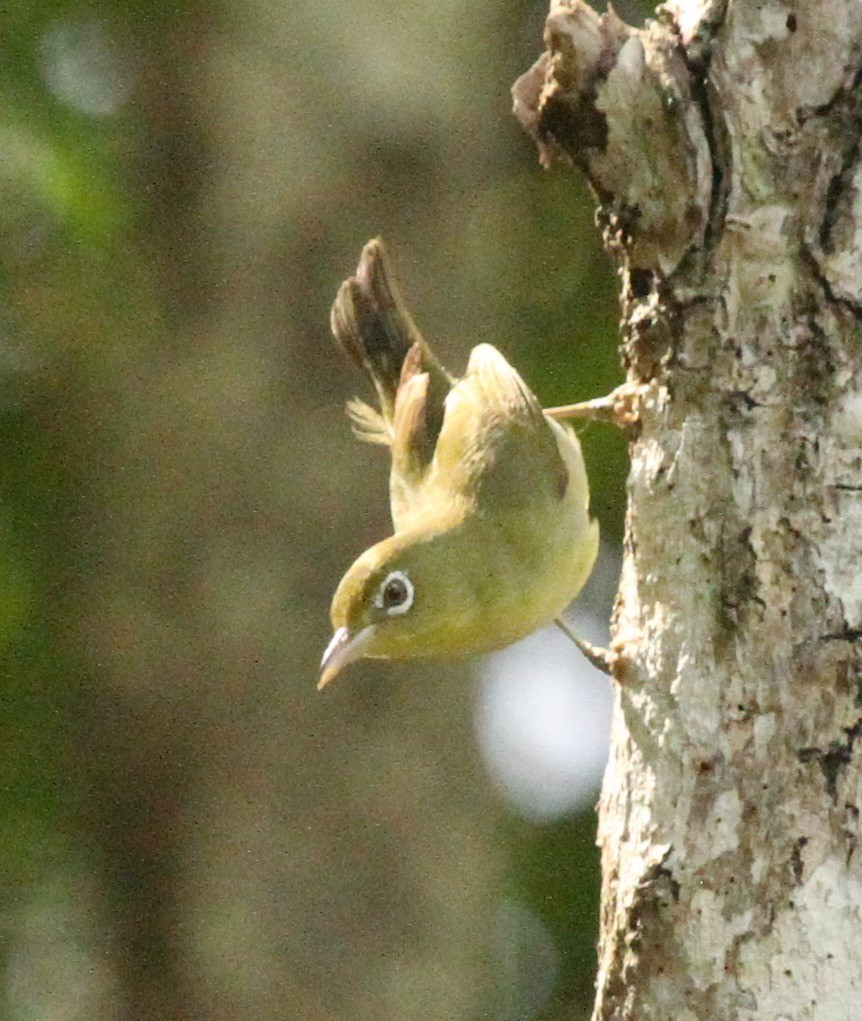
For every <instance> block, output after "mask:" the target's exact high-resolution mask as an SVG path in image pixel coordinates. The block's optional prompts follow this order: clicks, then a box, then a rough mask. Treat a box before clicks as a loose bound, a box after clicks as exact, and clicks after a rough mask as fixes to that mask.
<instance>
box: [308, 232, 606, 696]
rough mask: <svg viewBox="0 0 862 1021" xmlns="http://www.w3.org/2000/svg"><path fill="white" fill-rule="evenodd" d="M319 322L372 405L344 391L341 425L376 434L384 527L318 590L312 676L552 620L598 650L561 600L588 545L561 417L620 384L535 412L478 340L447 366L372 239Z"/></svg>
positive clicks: (584, 563)
mask: <svg viewBox="0 0 862 1021" xmlns="http://www.w3.org/2000/svg"><path fill="white" fill-rule="evenodd" d="M331 327H332V332H333V334H334V336H335V339H336V341H337V342H338V343H339V345H340V346H341V348H342V349H343V350H344V352H345V353H346V354H347V355H348V357H349V358H350V359H351V360H352V361H353V362H355V363H356V365H357V366H359V368H360V369H361V370H363V372H364V373H365V374H366V375H367V377H368V378H369V380H370V381H371V383H372V384H373V386H374V389H375V391H376V393H377V398H378V404H379V407H377V408H375V407H372V406H371V405H369V404H367V403H365V402H363V401H360V400H358V399H353V400H351V401H349V402H348V405H347V411H348V415H349V417H350V419H351V420H352V424H353V429H354V432H355V433H356V435H357V437H358V438H359V439H361V440H364V441H366V442H368V443H372V444H380V445H383V446H387V447H388V448H389V450H390V454H391V459H392V463H391V471H390V478H389V498H390V507H391V515H392V525H393V531H392V534H391V535H390V536H388V537H387V538H385V539H383V540H382V541H380V542H378V543H376V544H375V545H373V546H372V547H371V548H370V549H368V550H366V551H365V552H364V553H362V554H361V555H360V556H359V557H358V558H357V559H356V561H355V562H354V563H353V564H352V565H351V567H350V568H349V569H348V570H347V572H346V573H345V575H344V576H343V578H342V579H341V582H340V583H339V585H338V587H337V589H336V591H335V595H334V597H333V599H332V606H331V614H330V616H331V621H332V627H333V635H332V639H331V641H330V643H329V645H328V646H327V648H326V651H325V652H324V654H323V659H322V661H321V665H320V675H319V681H318V688H323V687H325V686H326V685H327V684H329V683H330V682H331V681H332V680H333V679H334V678H335V677H336V676H337V675H338V674H340V673H341V671H342V670H343V669H344V668H345V667H346V666H347V665H348V664H349V663H352V662H354V661H356V660H359V659H363V658H372V659H394V660H403V659H414V658H417V657H441V656H443V657H449V656H472V655H477V654H482V653H488V652H492V651H494V650H496V649H500V648H503V647H505V646H507V645H509V644H511V643H513V642H515V641H517V640H518V639H520V638H523V637H525V636H526V635H528V634H530V633H531V632H533V631H535V630H536V629H538V628H540V627H542V626H544V625H546V624H549V623H550V622H552V621H556V622H557V623H558V624H559V625H560V626H561V627H562V628H563V629H564V630H565V631H566V633H567V634H568V635H569V637H570V638H572V640H573V641H574V642H575V644H576V645H578V647H579V648H580V649H581V650H582V651H583V652H584V654H585V655H587V657H588V658H589V659H590V660H591V661H592V662H593V663H595V664H596V665H598V666H600V667H601V668H602V669H603V670H605V671H606V672H610V671H611V669H612V666H613V664H612V661H611V655H612V654H610V653H609V652H608V650H602V649H596V648H595V647H593V646H592V645H590V644H589V643H587V642H584V641H582V640H581V639H579V638H577V636H575V635H573V634H572V633H571V632H570V631H569V629H568V628H567V627H566V626H565V624H564V623H563V622H562V619H561V616H560V615H561V613H562V611H563V610H564V608H565V607H566V606H567V605H568V604H569V603H570V602H571V600H572V599H574V597H575V596H576V595H577V594H578V593H579V592H580V590H581V588H582V587H583V585H584V583H585V582H586V580H587V578H588V577H589V575H590V572H591V571H592V569H593V565H594V563H595V560H596V555H597V553H598V548H599V526H598V522H597V521H595V520H594V519H593V518H591V516H590V511H589V485H588V480H587V473H586V469H585V466H584V459H583V455H582V453H581V447H580V443H579V441H578V438H577V436H576V434H575V432H574V430H573V429H571V427H569V426H565V425H562V424H561V420H562V419H564V418H571V417H591V418H595V417H598V418H608V417H610V418H620V417H621V416H622V417H624V414H623V413H621V410H620V407H621V405H620V397H619V395H618V394H611V395H609V397H607V398H600V399H599V400H597V401H587V402H584V403H583V404H576V405H567V406H566V407H563V408H551V409H543V408H542V406H541V404H540V403H539V401H538V399H537V397H536V396H535V395H534V394H533V392H532V391H531V390H530V388H529V387H528V386H527V384H526V383H525V382H524V380H523V379H522V378H521V376H520V375H519V374H518V372H517V371H516V370H515V369H514V368H513V367H512V366H511V365H510V364H509V362H508V361H507V360H506V358H505V357H504V356H503V355H502V354H501V353H500V352H499V351H498V350H497V349H496V348H495V347H494V346H492V345H491V344H487V343H482V344H479V345H478V346H476V347H474V348H473V349H472V351H471V352H470V355H469V360H468V363H467V368H466V371H465V373H464V375H463V376H461V377H460V378H456V377H455V376H453V375H451V374H450V373H449V372H448V371H447V369H446V368H444V366H443V365H442V363H441V362H440V361H439V360H438V358H437V357H436V355H435V354H434V353H433V351H432V350H431V348H430V347H429V346H428V344H427V343H426V342H425V340H424V339H423V337H422V335H421V334H420V332H419V330H418V329H417V328H416V325H415V324H414V322H413V319H412V317H411V315H410V313H409V311H408V310H407V308H406V306H405V304H404V302H403V300H402V298H401V293H400V290H399V288H398V284H397V281H396V278H395V273H394V269H393V265H392V261H391V258H390V256H389V254H388V251H387V249H386V246H385V245H384V243H383V241H382V239H381V238H374V239H372V240H371V241H369V242H368V243H367V244H366V245H365V247H364V248H363V250H362V255H361V257H360V260H359V265H358V267H357V270H356V273H355V275H353V276H351V277H349V278H348V279H347V280H345V281H344V283H343V284H342V285H341V288H340V289H339V292H338V295H337V297H336V299H335V302H334V304H333V306H332V313H331Z"/></svg>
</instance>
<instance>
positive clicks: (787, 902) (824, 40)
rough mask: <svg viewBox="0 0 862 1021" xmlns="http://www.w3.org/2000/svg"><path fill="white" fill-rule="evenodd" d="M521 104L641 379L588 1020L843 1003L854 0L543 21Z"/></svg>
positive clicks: (851, 816)
mask: <svg viewBox="0 0 862 1021" xmlns="http://www.w3.org/2000/svg"><path fill="white" fill-rule="evenodd" d="M546 45H547V46H548V52H547V53H546V54H545V55H543V57H542V58H541V59H540V60H539V61H538V63H537V64H536V65H535V66H534V68H533V69H532V70H531V71H529V72H527V74H526V75H524V76H523V78H522V79H521V80H520V81H519V82H518V83H517V85H516V87H515V99H516V112H517V113H518V114H519V116H520V117H521V120H522V121H523V122H524V124H525V126H526V127H527V128H528V129H529V130H530V131H532V132H533V134H534V135H535V136H536V138H537V140H538V141H539V144H540V147H541V150H542V152H543V155H544V156H545V158H548V157H550V156H554V155H556V156H562V157H564V158H566V159H568V160H570V161H571V162H573V163H576V164H577V165H579V166H581V167H582V168H584V170H585V171H586V172H587V174H588V176H589V177H590V180H591V182H592V183H593V185H594V187H595V189H596V191H597V193H598V195H599V198H600V200H601V203H602V210H601V217H602V220H603V222H604V224H605V226H606V229H607V237H608V240H609V242H610V243H611V244H612V245H613V246H614V247H615V249H616V250H617V251H618V252H619V255H620V260H621V265H622V269H623V272H622V281H623V310H624V344H623V352H624V358H625V362H626V366H627V370H628V375H629V379H630V380H631V381H632V382H635V383H638V384H642V385H644V390H643V393H644V396H643V399H642V402H641V407H640V411H641V420H640V429H639V433H638V435H637V437H636V438H635V439H634V440H633V443H632V447H631V458H632V468H631V475H630V480H629V496H630V505H629V513H628V522H627V536H626V550H625V563H624V568H623V577H622V582H621V588H620V595H619V602H618V608H617V613H616V620H615V646H616V648H617V649H618V650H619V652H620V679H621V680H623V681H624V683H623V684H622V685H621V686H620V687H619V688H618V695H617V703H616V712H615V720H614V726H613V749H612V755H611V762H610V765H609V768H608V772H607V775H606V779H605V785H604V790H603V795H602V801H601V818H600V828H599V841H600V844H601V846H602V851H603V873H604V874H603V903H602V919H601V927H602V929H601V940H600V947H599V976H598V991H597V1000H596V1006H595V1012H594V1021H609V1019H615V1021H621V1019H635V1018H637V1019H638V1021H652V1019H655V1021H659V1019H661V1021H707V1019H708V1021H723V1019H734V1021H754V1019H758V1021H761V1019H762V1021H767V1019H768V1021H790V1019H793V1021H809V1019H810V1021H814V1019H817V1021H844V1019H850V1018H854V1017H858V1016H859V1012H860V1007H859V1004H860V993H862V936H860V934H862V866H860V851H859V847H858V839H859V807H860V805H862V768H860V764H862V740H860V735H862V669H860V655H862V566H860V565H862V359H860V352H862V328H860V327H862V271H860V259H859V255H860V248H862V199H860V196H862V159H860V125H862V5H860V4H859V3H858V0H808V2H806V3H804V4H802V3H798V4H795V3H782V2H778V0H765V2H755V0H734V2H731V3H728V4H726V5H725V4H723V3H720V2H715V3H709V2H700V3H697V2H694V0H692V2H686V0H677V2H672V3H669V4H667V5H665V7H664V8H662V9H660V11H659V17H658V21H656V22H654V23H652V24H650V25H648V26H647V27H646V28H644V29H643V30H634V29H631V28H628V27H626V26H623V25H621V23H620V22H619V21H618V19H616V17H615V16H614V15H613V14H610V13H609V14H606V15H601V16H599V15H596V14H594V13H593V12H591V11H590V10H589V8H587V7H586V6H585V5H583V4H581V3H580V2H578V0H574V2H570V3H566V4H561V5H559V6H557V5H554V6H553V7H552V10H551V15H550V17H549V21H548V29H547V32H546Z"/></svg>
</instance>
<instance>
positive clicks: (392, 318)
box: [331, 238, 447, 425]
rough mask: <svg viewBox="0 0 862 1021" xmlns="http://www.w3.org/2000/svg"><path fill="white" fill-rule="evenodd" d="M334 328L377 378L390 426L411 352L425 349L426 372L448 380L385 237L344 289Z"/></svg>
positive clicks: (369, 249) (368, 250)
mask: <svg viewBox="0 0 862 1021" xmlns="http://www.w3.org/2000/svg"><path fill="white" fill-rule="evenodd" d="M331 323H332V332H333V334H334V335H335V339H336V340H337V341H338V343H339V344H340V345H341V347H342V348H343V349H344V351H345V352H346V353H347V355H348V356H349V357H350V358H351V359H352V361H354V362H355V363H356V364H357V365H358V366H359V367H360V368H361V369H362V370H363V371H364V372H366V373H367V375H368V376H369V377H370V378H371V381H372V383H373V384H374V387H375V389H376V390H377V393H378V395H379V397H380V406H381V411H382V413H383V418H384V420H385V422H386V423H387V425H391V423H392V421H393V418H394V414H395V397H396V394H397V392H398V386H399V383H400V382H401V373H402V368H403V366H404V361H405V359H406V358H407V355H408V352H409V351H410V350H411V348H413V347H414V346H415V345H418V347H419V348H420V350H421V363H422V367H423V369H430V370H431V371H432V373H433V374H435V375H437V374H440V375H442V376H446V375H447V374H446V371H445V369H443V367H442V365H440V363H439V362H438V361H437V360H436V358H435V357H434V356H433V354H432V353H431V352H430V350H429V349H428V347H427V345H426V344H425V342H424V341H423V339H422V335H421V334H420V333H419V330H418V329H417V328H416V324H415V323H414V322H413V318H412V316H411V315H410V313H409V312H408V311H407V308H406V307H405V305H404V302H403V301H402V299H401V293H400V291H399V289H398V284H397V282H396V280H395V273H394V270H393V268H392V262H391V260H390V258H389V253H388V252H387V251H386V246H385V245H384V244H383V241H382V240H381V239H380V238H374V239H372V240H371V241H369V242H368V244H367V245H366V246H365V247H364V248H363V249H362V255H361V256H360V259H359V265H358V266H357V268H356V274H355V275H354V276H352V277H349V278H348V279H347V280H345V281H344V283H343V284H342V285H341V288H340V289H339V291H338V296H337V297H336V299H335V303H334V304H333V306H332V315H331Z"/></svg>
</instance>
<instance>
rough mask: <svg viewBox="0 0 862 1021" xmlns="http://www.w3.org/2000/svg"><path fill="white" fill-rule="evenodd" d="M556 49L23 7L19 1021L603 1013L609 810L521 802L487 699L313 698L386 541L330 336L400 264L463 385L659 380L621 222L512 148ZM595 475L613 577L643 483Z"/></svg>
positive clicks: (442, 35) (490, 26) (446, 695)
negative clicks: (493, 380)
mask: <svg viewBox="0 0 862 1021" xmlns="http://www.w3.org/2000/svg"><path fill="white" fill-rule="evenodd" d="M545 13H546V7H545V4H544V3H533V2H529V0H502V2H500V0H458V2H455V0H437V2H436V3H411V2H407V3H404V2H401V3H395V2H392V0H368V2H360V3H352V4H351V3H347V2H343V0H328V2H326V3H314V2H313V0H293V2H276V0H251V2H247V3H239V2H236V0H234V2H227V0H225V2H223V3H218V2H216V0H210V2H202V3H176V2H171V3H161V2H159V0H155V2H143V0H133V2H125V3H122V2H118V0H113V2H109V0H105V2H100V0H93V2H91V3H88V4H86V5H84V4H82V3H75V2H65V3H64V2H58V0H16V2H15V3H14V4H8V5H4V9H3V12H2V13H0V103H2V105H0V232H2V244H0V289H2V291H1V292H0V294H2V298H0V480H2V481H0V537H2V541H0V672H2V688H0V690H2V701H3V704H2V712H0V748H2V751H0V798H2V801H0V812H2V816H0V818H2V827H3V829H2V841H0V871H1V872H2V876H3V882H2V887H0V889H2V902H0V976H2V980H0V1017H2V1018H3V1019H10V1021H79V1019H80V1021H83V1019H87V1021H90V1019H95V1018H98V1019H100V1021H101V1019H107V1021H111V1019H117V1021H126V1019H141V1021H143V1019H148V1021H152V1019H166V1021H170V1019H175V1018H176V1019H179V1018H184V1019H186V1018H189V1019H191V1018H194V1019H198V1018H200V1019H214V1021H222V1019H224V1021H228V1019H248V1018H252V1019H261V1021H268V1019H273V1021H274V1019H286V1018H297V1019H302V1021H317V1019H320V1021H336V1019H339V1021H341V1019H344V1021H366V1019H367V1021H389V1019H399V1021H400V1019H419V1018H422V1019H431V1021H434V1019H441V1021H443V1019H446V1021H477V1019H480V1018H489V1019H490V1018H494V1019H499V1021H515V1019H521V1018H524V1019H527V1018H535V1019H540V1021H556V1019H563V1018H567V1019H572V1018H575V1019H578V1018H584V1017H586V1016H587V1015H588V1012H589V1005H590V1000H591V991H592V981H593V972H594V967H595V950H594V945H595V939H596V930H597V891H598V860H597V854H596V852H595V849H594V847H593V840H594V831H595V816H594V813H593V810H592V804H593V803H594V801H595V794H596V790H595V781H594V780H592V781H590V782H591V784H592V787H591V788H590V791H589V792H588V797H587V798H586V800H584V799H581V803H582V804H584V805H586V808H585V809H584V808H582V809H581V810H580V811H573V810H559V811H555V812H548V813H545V814H542V813H541V812H538V813H531V812H530V811H529V808H527V809H525V808H524V807H523V805H521V807H520V808H519V807H518V805H517V804H513V803H512V801H511V799H509V798H507V796H506V792H505V790H504V789H503V787H502V786H501V783H500V782H499V781H498V780H497V779H495V776H494V773H493V770H491V769H489V768H488V767H487V763H486V760H485V758H483V754H482V751H481V748H480V743H479V742H478V741H477V736H476V723H475V720H476V707H477V704H478V703H479V701H480V695H479V694H478V692H479V691H480V688H481V685H482V683H483V682H482V679H481V676H482V670H484V671H485V672H486V673H487V672H488V671H489V670H490V671H492V670H493V668H492V667H490V666H488V665H487V663H486V664H485V665H484V666H481V667H480V669H479V671H478V672H477V670H476V669H475V665H472V666H471V664H454V665H444V666H439V665H438V666H434V665H411V666H409V667H404V666H398V665H388V664H379V663H378V664H371V665H366V666H363V667H358V668H356V669H355V670H353V671H351V672H350V673H349V674H348V675H347V676H345V677H344V678H343V679H341V680H340V681H339V682H338V684H337V685H334V686H333V688H332V689H331V690H328V691H327V692H326V694H325V695H318V694H317V693H316V691H315V680H316V668H317V663H318V660H319V656H320V652H321V650H322V648H323V647H324V645H325V643H326V641H327V639H328V636H329V623H328V612H327V611H328V603H329V598H330V596H331V593H332V591H333V589H334V587H335V584H336V583H337V581H338V579H339V577H340V575H341V573H342V572H343V570H344V569H345V567H346V566H347V564H348V563H349V562H350V561H351V560H352V558H353V557H354V556H355V555H356V554H357V553H358V552H359V551H360V550H361V549H363V548H365V547H366V546H367V545H369V544H370V543H371V542H372V541H375V540H376V539H378V538H380V537H382V536H383V535H384V534H385V533H386V531H387V526H388V508H387V502H386V471H387V465H386V459H385V456H383V455H382V454H381V451H379V450H376V449H372V448H362V447H359V446H358V445H357V444H356V443H355V442H354V441H353V439H352V438H351V436H350V433H349V429H348V426H347V422H346V419H345V417H344V414H343V405H344V402H345V399H346V398H347V397H349V396H351V395H352V394H354V393H360V394H363V391H364V384H363V381H362V380H361V379H359V378H358V377H357V376H356V374H355V373H354V371H353V369H352V367H351V366H349V365H348V364H347V363H346V362H345V360H344V359H343V357H342V356H341V355H340V354H339V352H338V351H337V349H336V348H335V345H334V344H333V342H332V340H331V338H330V335H329V330H328V314H329V306H330V304H331V301H332V299H333V297H334V295H335V292H336V290H337V287H338V285H339V283H340V282H341V280H342V279H343V278H344V277H345V276H347V275H348V274H349V273H350V272H352V270H353V268H354V266H355V264H356V260H357V258H358V256H359V252H360V250H361V247H362V245H363V243H364V242H365V241H366V240H367V239H368V238H369V237H371V236H373V235H375V234H382V235H383V236H384V237H385V238H386V239H387V241H388V242H389V244H390V246H391V248H392V250H393V252H394V255H395V258H396V262H397V265H398V267H399V273H400V277H401V280H402V284H403V289H404V291H405V293H406V296H407V298H408V303H409V305H410V306H411V308H412V310H413V312H414V315H415V316H416V319H417V321H418V323H419V325H420V328H422V329H423V330H424V332H425V334H426V337H428V339H429V340H430V341H431V342H432V343H433V344H435V346H437V347H438V349H439V351H440V353H441V355H442V357H443V359H444V361H446V362H447V363H448V364H449V365H450V366H451V367H452V368H453V369H454V370H456V371H457V370H460V369H461V368H463V366H464V364H465V362H466V358H467V354H468V351H469V348H470V347H471V346H472V345H474V344H476V343H479V342H481V341H490V342H492V343H494V344H497V345H498V346H499V347H500V348H501V349H502V350H503V351H504V353H505V354H506V355H507V356H508V357H510V358H511V360H512V361H513V362H514V363H515V364H516V365H517V366H518V367H519V369H520V370H521V372H522V374H523V375H524V376H525V377H526V379H527V380H528V382H529V383H530V384H531V386H532V387H533V388H534V389H535V390H536V392H537V393H538V394H539V395H540V398H541V399H542V400H543V401H544V402H545V403H546V404H554V403H562V402H568V401H573V400H578V399H582V398H586V397H590V396H595V395H598V394H600V393H603V392H605V391H607V390H608V389H610V388H611V387H612V386H613V385H615V384H616V383H617V382H618V381H619V379H620V378H621V377H620V369H619V364H618V357H617V352H616V320H617V316H618V313H617V305H616V298H615V283H614V277H613V272H612V269H611V267H610V265H609V263H608V261H607V260H606V258H605V257H604V255H603V254H602V252H601V247H600V244H599V241H598V239H597V237H596V234H595V231H594V228H593V225H592V220H593V205H594V203H593V201H592V199H591V198H590V196H589V195H588V193H587V192H586V190H585V188H584V186H583V184H582V182H581V181H580V180H579V179H578V178H576V176H575V175H574V174H573V173H571V172H569V171H567V170H565V169H561V168H556V169H554V170H552V171H551V172H549V173H545V172H543V171H541V170H540V169H539V166H538V164H537V161H536V156H535V150H534V147H533V145H532V143H530V142H529V141H528V140H527V139H525V138H524V137H522V134H521V131H520V129H519V127H518V125H517V123H516V122H515V120H514V118H513V117H512V116H511V115H510V112H509V111H510V97H509V88H510V85H511V83H512V81H513V80H514V78H515V77H517V75H518V74H520V73H521V72H522V71H523V70H526V68H527V67H528V66H529V65H530V64H531V63H532V61H533V60H534V59H535V58H536V56H537V55H538V53H539V52H540V50H541V33H542V26H543V21H544V16H545ZM621 13H623V14H624V15H625V14H628V15H629V17H630V18H631V17H633V14H632V11H631V10H628V11H626V10H625V8H623V10H622V12H621ZM582 440H583V443H584V448H585V455H586V458H587V461H588V465H589V469H590V474H591V478H592V480H593V507H594V509H595V512H596V514H597V515H598V516H599V518H600V520H601V525H602V530H603V535H604V537H605V540H606V543H607V544H608V547H609V548H611V549H613V547H614V546H618V545H619V538H620V533H621V522H622V513H623V487H624V473H625V447H624V444H623V442H622V441H621V440H620V438H619V437H618V436H616V435H614V434H613V433H612V432H610V431H609V430H607V429H604V428H602V427H598V426H592V427H589V428H587V429H586V430H584V431H583V432H582ZM610 563H611V564H613V556H611V557H610ZM610 571H611V574H612V571H613V568H612V567H611V568H610ZM604 587H605V590H606V592H607V591H612V589H613V578H612V577H611V580H610V583H608V582H607V581H606V582H605V586H604ZM606 602H607V599H606V598H605V604H606ZM605 604H603V605H602V607H601V608H600V611H599V612H600V613H603V614H604V615H606V614H607V609H606V605H605ZM567 655H568V656H569V658H570V659H572V660H574V658H575V657H576V656H577V654H576V653H575V652H574V650H567ZM592 683H593V684H596V683H598V684H602V683H603V682H601V681H598V682H596V681H595V679H592Z"/></svg>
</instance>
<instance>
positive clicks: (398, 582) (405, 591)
mask: <svg viewBox="0 0 862 1021" xmlns="http://www.w3.org/2000/svg"><path fill="white" fill-rule="evenodd" d="M374 605H375V606H379V607H380V609H381V610H385V611H386V613H388V614H389V615H390V616H394V615H395V614H399V613H406V612H407V611H408V610H409V609H410V607H411V606H412V605H413V582H412V581H411V580H410V579H409V578H408V577H407V575H406V574H405V573H404V572H403V571H392V572H391V573H390V574H387V575H386V578H385V579H384V581H383V583H382V584H381V586H380V588H379V589H378V590H377V595H376V596H375V597H374Z"/></svg>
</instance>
